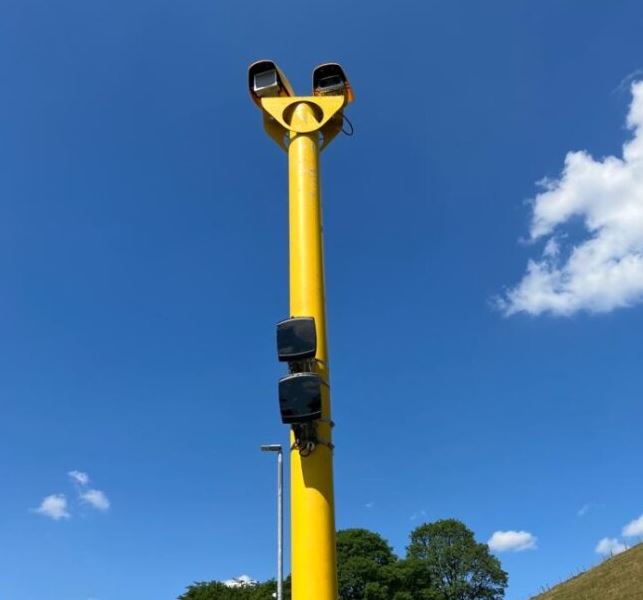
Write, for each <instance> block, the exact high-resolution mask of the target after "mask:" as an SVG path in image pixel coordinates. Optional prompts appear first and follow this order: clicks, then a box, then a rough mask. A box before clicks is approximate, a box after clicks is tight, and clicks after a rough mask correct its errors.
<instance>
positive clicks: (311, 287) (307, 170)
mask: <svg viewBox="0 0 643 600" xmlns="http://www.w3.org/2000/svg"><path fill="white" fill-rule="evenodd" d="M271 100H272V99H271ZM274 100H281V99H280V98H275V99H274ZM301 100H304V101H303V102H299V103H298V104H296V105H295V106H294V107H293V108H294V110H293V112H292V114H291V115H290V123H289V124H288V125H289V130H290V144H289V146H288V164H289V192H290V208H289V221H290V224H289V227H290V314H291V315H292V316H310V317H314V318H315V325H316V329H317V355H316V358H317V372H318V373H319V374H320V375H321V376H322V378H323V379H324V380H325V381H326V382H328V383H330V381H329V370H328V348H327V341H326V309H325V297H324V258H323V244H322V219H321V201H320V192H319V133H318V130H319V129H320V127H321V123H320V121H319V120H318V117H319V113H318V111H316V110H315V108H314V107H313V106H311V104H310V102H308V98H305V99H301ZM315 100H317V101H321V100H326V99H325V98H324V99H322V98H317V99H315ZM263 102H264V108H266V101H265V100H264V101H263ZM339 108H341V106H340V107H339ZM339 108H338V109H339ZM266 110H267V108H266ZM335 112H336V111H335ZM333 114H334V113H333ZM331 116H332V114H331V115H330V116H329V119H330V117H331ZM326 122H328V120H326ZM315 125H316V126H315ZM297 131H304V132H306V133H296V132H297ZM322 389H323V396H322V414H323V417H324V420H323V421H322V422H321V423H320V424H319V429H318V431H319V437H320V438H321V439H323V440H327V441H328V442H330V441H331V426H330V416H331V413H330V394H329V389H328V387H327V386H322ZM291 441H294V440H291ZM291 457H292V458H291V469H290V471H291V540H292V546H291V548H292V561H291V562H292V565H291V566H292V598H293V600H337V572H336V558H335V556H336V554H335V510H334V497H333V454H332V450H331V449H330V448H329V447H328V446H326V445H322V444H320V445H319V446H318V447H317V449H316V450H315V451H314V452H313V453H312V454H310V455H309V456H307V457H302V456H301V455H300V454H299V452H298V451H297V450H293V451H292V452H291Z"/></svg>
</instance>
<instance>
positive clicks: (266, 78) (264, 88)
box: [248, 60, 295, 107]
mask: <svg viewBox="0 0 643 600" xmlns="http://www.w3.org/2000/svg"><path fill="white" fill-rule="evenodd" d="M248 90H249V91H250V96H251V98H252V99H253V101H254V102H255V104H257V106H259V107H260V106H261V98H276V97H284V96H294V95H295V92H294V90H293V88H292V86H291V85H290V82H289V81H288V79H287V78H286V76H285V75H284V74H283V72H282V71H281V69H280V68H279V67H278V66H277V64H276V63H274V62H273V61H271V60H258V61H256V62H254V63H252V64H251V65H250V67H249V68H248Z"/></svg>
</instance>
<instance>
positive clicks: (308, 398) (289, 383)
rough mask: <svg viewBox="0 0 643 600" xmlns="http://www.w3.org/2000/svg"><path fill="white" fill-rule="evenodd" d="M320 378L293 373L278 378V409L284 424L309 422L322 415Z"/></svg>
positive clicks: (315, 375)
mask: <svg viewBox="0 0 643 600" xmlns="http://www.w3.org/2000/svg"><path fill="white" fill-rule="evenodd" d="M322 385H324V383H323V381H322V378H321V377H320V376H319V375H317V374H316V373H295V374H293V375H288V376H286V377H283V378H282V379H280V380H279V410H280V411H281V421H282V422H283V423H286V424H298V423H310V422H311V421H316V420H318V419H321V416H322Z"/></svg>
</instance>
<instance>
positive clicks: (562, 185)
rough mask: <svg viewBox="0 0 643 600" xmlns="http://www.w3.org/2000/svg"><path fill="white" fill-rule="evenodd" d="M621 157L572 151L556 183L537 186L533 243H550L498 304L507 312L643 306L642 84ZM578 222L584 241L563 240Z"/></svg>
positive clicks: (635, 90)
mask: <svg viewBox="0 0 643 600" xmlns="http://www.w3.org/2000/svg"><path fill="white" fill-rule="evenodd" d="M631 91H632V103H631V105H630V108H629V113H628V116H627V126H628V128H629V129H630V130H631V131H632V138H631V139H630V140H629V141H628V142H626V143H625V144H624V146H623V152H622V156H608V157H606V158H603V159H599V160H597V159H594V158H593V157H592V156H590V155H589V154H588V153H587V152H584V151H580V152H569V153H568V154H567V156H566V158H565V166H564V168H563V172H562V174H561V175H560V177H559V178H557V179H544V180H542V181H541V182H540V186H541V189H542V191H541V192H540V193H539V194H537V195H536V197H535V198H534V200H533V206H532V208H533V213H532V217H531V229H530V240H531V242H536V241H538V240H543V239H544V240H547V243H546V244H545V249H544V251H543V253H542V254H541V256H540V257H539V258H537V259H532V260H529V262H528V264H527V269H526V273H525V274H524V275H523V278H522V280H521V281H520V282H519V283H518V284H517V285H516V286H515V287H513V288H511V289H509V290H507V291H506V292H505V293H504V295H503V296H502V298H500V299H498V301H497V302H498V305H499V307H500V309H501V310H502V311H503V312H504V313H505V315H512V314H515V313H520V312H524V313H528V314H531V315H540V314H543V313H550V314H552V315H557V316H569V315H572V314H574V313H577V312H579V311H588V312H591V313H601V312H603V313H604V312H609V311H612V310H614V309H617V308H620V307H626V306H633V305H635V304H639V303H641V302H643V193H642V192H641V190H642V189H643V82H637V83H633V84H632V86H631ZM577 220H579V221H580V222H581V223H582V225H583V228H584V238H583V239H580V240H574V239H572V238H571V237H567V232H568V230H567V231H566V230H565V226H569V225H570V223H573V222H574V221H577Z"/></svg>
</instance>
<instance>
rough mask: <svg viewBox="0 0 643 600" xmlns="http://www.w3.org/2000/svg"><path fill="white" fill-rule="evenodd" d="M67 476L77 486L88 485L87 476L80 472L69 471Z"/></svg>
mask: <svg viewBox="0 0 643 600" xmlns="http://www.w3.org/2000/svg"><path fill="white" fill-rule="evenodd" d="M67 475H69V478H70V479H71V480H72V481H73V482H74V483H77V484H78V485H87V484H88V483H89V475H87V473H83V472H82V471H69V473H67Z"/></svg>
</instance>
